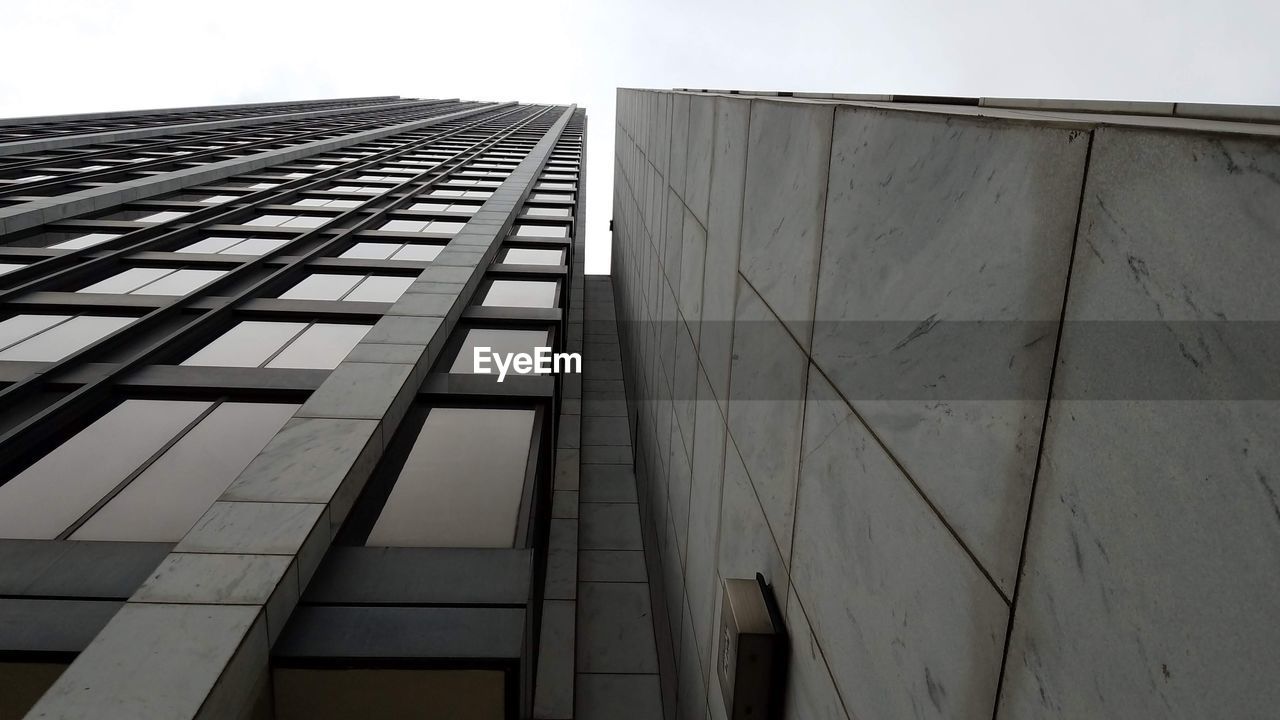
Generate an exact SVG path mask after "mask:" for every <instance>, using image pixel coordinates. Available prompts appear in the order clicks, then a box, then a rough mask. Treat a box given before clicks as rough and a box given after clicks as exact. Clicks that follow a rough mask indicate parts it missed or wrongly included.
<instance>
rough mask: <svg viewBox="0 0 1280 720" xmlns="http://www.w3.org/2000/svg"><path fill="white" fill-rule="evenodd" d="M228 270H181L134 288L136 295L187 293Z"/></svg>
mask: <svg viewBox="0 0 1280 720" xmlns="http://www.w3.org/2000/svg"><path fill="white" fill-rule="evenodd" d="M226 274H227V271H226V270H179V271H177V272H175V273H173V274H171V275H166V276H165V277H163V278H161V279H159V280H156V281H155V282H153V283H151V284H149V285H144V286H142V287H140V288H138V289H137V290H134V291H133V293H132V294H134V295H186V294H187V293H189V292H192V291H193V290H195V289H197V288H201V287H204V286H205V285H208V284H209V283H211V282H213V281H214V280H217V279H218V278H220V277H222V276H223V275H226Z"/></svg>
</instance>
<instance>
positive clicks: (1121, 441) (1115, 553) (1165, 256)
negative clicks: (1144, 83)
mask: <svg viewBox="0 0 1280 720" xmlns="http://www.w3.org/2000/svg"><path fill="white" fill-rule="evenodd" d="M1278 250H1280V145H1278V144H1277V143H1275V142H1274V141H1270V142H1268V141H1256V140H1225V139H1217V138H1213V137H1210V136H1199V135H1184V134H1178V133H1170V132H1155V131H1138V130H1112V129H1102V130H1099V131H1097V133H1096V137H1095V140H1094V148H1093V156H1092V161H1091V164H1090V174H1089V182H1088V185H1087V192H1086V198H1085V204H1084V212H1083V215H1082V217H1081V237H1080V246H1079V247H1078V248H1077V252H1076V258H1075V267H1074V269H1073V272H1072V280H1071V290H1070V295H1069V298H1068V301H1067V313H1066V319H1067V321H1068V324H1067V326H1066V328H1065V329H1064V332H1063V338H1062V350H1061V354H1060V358H1059V367H1058V374H1057V377H1056V378H1055V387H1054V394H1055V397H1057V396H1059V395H1061V396H1063V397H1064V398H1082V397H1084V398H1087V397H1089V396H1090V392H1091V389H1092V388H1093V387H1095V386H1096V384H1097V382H1098V381H1097V374H1098V372H1099V368H1098V367H1097V365H1096V364H1095V363H1093V362H1091V357H1090V356H1091V354H1092V353H1093V351H1094V350H1095V345H1094V344H1092V343H1090V342H1079V341H1078V340H1080V338H1085V339H1086V340H1087V339H1089V338H1090V337H1092V335H1091V329H1090V328H1091V326H1090V323H1096V322H1099V321H1124V322H1127V323H1132V324H1133V325H1134V327H1135V332H1143V333H1147V334H1150V336H1151V337H1153V338H1155V337H1159V336H1160V334H1161V333H1164V334H1165V336H1166V337H1167V338H1168V340H1167V341H1166V342H1164V343H1159V344H1152V345H1151V346H1150V347H1149V348H1147V354H1146V356H1145V357H1144V358H1140V359H1134V360H1133V362H1132V363H1131V364H1128V365H1119V366H1113V367H1111V368H1110V372H1111V373H1112V374H1113V375H1114V376H1115V377H1113V378H1112V380H1113V382H1112V391H1111V392H1113V393H1114V392H1115V391H1116V390H1122V389H1123V388H1124V387H1125V382H1124V381H1125V380H1126V379H1132V380H1139V379H1141V378H1140V377H1134V376H1140V375H1143V374H1145V372H1146V367H1147V366H1148V365H1149V364H1153V363H1159V364H1160V365H1161V366H1162V367H1172V366H1173V365H1172V364H1173V363H1180V364H1181V365H1182V366H1184V368H1185V369H1184V374H1183V375H1181V376H1180V377H1181V378H1182V379H1181V382H1182V383H1183V384H1184V385H1186V386H1187V387H1188V388H1190V387H1192V386H1194V387H1195V388H1205V387H1208V388H1213V387H1221V386H1224V385H1236V386H1238V387H1244V388H1247V387H1248V384H1247V383H1246V384H1244V385H1240V384H1239V381H1240V379H1241V377H1244V379H1245V380H1248V373H1250V372H1252V370H1253V368H1254V367H1256V366H1257V364H1258V363H1257V362H1256V361H1257V360H1258V358H1257V356H1256V355H1255V353H1256V352H1257V351H1258V348H1257V347H1256V346H1254V345H1252V344H1249V343H1243V344H1240V343H1231V342H1229V341H1230V340H1232V339H1235V338H1238V337H1246V338H1247V337H1248V333H1244V334H1243V335H1237V334H1234V333H1232V332H1223V329H1224V328H1232V327H1234V326H1233V325H1232V323H1235V322H1237V321H1241V320H1243V321H1249V320H1274V319H1277V317H1280V284H1278V281H1277V277H1278V276H1280V272H1278V271H1280V252H1277V251H1278ZM1273 367H1274V366H1273ZM1176 379H1177V378H1176V377H1174V376H1170V377H1169V378H1166V379H1165V382H1166V383H1169V384H1168V385H1167V387H1166V388H1165V390H1166V392H1168V393H1169V395H1168V396H1167V398H1166V399H1157V400H1150V399H1125V398H1124V397H1122V396H1121V397H1115V398H1113V399H1106V400H1100V399H1099V400H1093V399H1084V400H1081V399H1064V400H1055V401H1054V402H1053V404H1052V406H1051V409H1050V421H1049V424H1048V427H1047V431H1046V437H1045V447H1044V459H1043V467H1042V470H1041V477H1040V479H1039V482H1038V485H1037V488H1036V500H1035V506H1034V511H1033V516H1032V523H1031V526H1030V530H1029V533H1028V537H1027V557H1026V569H1025V571H1024V576H1023V579H1022V582H1023V587H1022V590H1021V594H1020V600H1019V603H1018V607H1017V611H1016V620H1015V623H1014V631H1013V637H1012V640H1011V645H1010V649H1009V659H1008V664H1007V667H1006V670H1005V684H1004V691H1003V697H1002V700H1001V712H1000V716H999V717H1000V718H1016V719H1018V720H1021V719H1023V718H1079V717H1132V718H1138V717H1144V718H1145V717H1161V718H1185V719H1186V720H1192V719H1199V718H1209V717H1214V718H1218V717H1221V718H1233V719H1234V718H1239V719H1241V720H1244V719H1253V718H1270V717H1275V713H1276V711H1277V708H1280V683H1277V682H1275V678H1276V677H1280V652H1278V651H1277V648H1280V623H1277V622H1276V610H1277V608H1278V607H1280V605H1278V604H1277V598H1280V445H1278V444H1277V442H1276V440H1277V435H1276V428H1277V427H1280V402H1276V401H1275V400H1274V399H1266V398H1260V399H1254V400H1250V399H1213V398H1208V399H1205V398H1201V399H1180V398H1179V397H1178V392H1177V391H1178V390H1179V388H1178V385H1177V383H1176V382H1175V381H1176ZM1196 392H1197V393H1198V392H1199V390H1196Z"/></svg>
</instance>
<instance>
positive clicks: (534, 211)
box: [524, 207, 569, 217]
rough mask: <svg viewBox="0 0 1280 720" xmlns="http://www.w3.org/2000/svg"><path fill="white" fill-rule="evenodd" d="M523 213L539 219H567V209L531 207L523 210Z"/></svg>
mask: <svg viewBox="0 0 1280 720" xmlns="http://www.w3.org/2000/svg"><path fill="white" fill-rule="evenodd" d="M524 212H525V214H526V215H537V216H540V217H569V208H550V207H531V208H525V209H524Z"/></svg>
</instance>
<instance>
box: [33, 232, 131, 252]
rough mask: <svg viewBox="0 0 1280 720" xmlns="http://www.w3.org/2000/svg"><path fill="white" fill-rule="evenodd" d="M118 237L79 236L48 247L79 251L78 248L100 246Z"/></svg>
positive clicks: (116, 235) (94, 234) (105, 235)
mask: <svg viewBox="0 0 1280 720" xmlns="http://www.w3.org/2000/svg"><path fill="white" fill-rule="evenodd" d="M118 237H120V235H118V234H115V233H89V234H88V235H81V236H80V237H78V238H71V239H70V240H65V241H63V242H60V243H57V244H56V245H50V246H49V247H51V248H57V249H59V250H79V249H80V248H87V247H93V246H94V245H101V244H102V243H104V242H106V241H108V240H114V239H116V238H118Z"/></svg>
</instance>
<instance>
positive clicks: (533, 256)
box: [502, 248, 564, 265]
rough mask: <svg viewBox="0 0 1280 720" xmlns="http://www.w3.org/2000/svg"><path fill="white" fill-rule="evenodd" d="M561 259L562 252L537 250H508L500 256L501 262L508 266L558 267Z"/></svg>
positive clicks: (562, 257)
mask: <svg viewBox="0 0 1280 720" xmlns="http://www.w3.org/2000/svg"><path fill="white" fill-rule="evenodd" d="M563 259H564V251H563V250H546V249H537V248H509V249H508V250H507V252H506V254H505V255H503V256H502V262H503V263H505V264H508V265H559V264H561V262H563Z"/></svg>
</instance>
